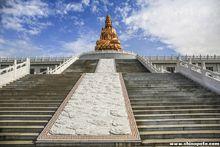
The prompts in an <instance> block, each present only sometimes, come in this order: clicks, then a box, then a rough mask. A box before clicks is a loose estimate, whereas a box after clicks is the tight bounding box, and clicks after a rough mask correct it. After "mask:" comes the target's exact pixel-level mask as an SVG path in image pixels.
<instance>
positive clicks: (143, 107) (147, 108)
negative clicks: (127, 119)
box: [132, 105, 220, 110]
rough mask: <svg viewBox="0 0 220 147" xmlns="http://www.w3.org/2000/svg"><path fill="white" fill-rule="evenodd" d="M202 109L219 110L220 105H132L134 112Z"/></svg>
mask: <svg viewBox="0 0 220 147" xmlns="http://www.w3.org/2000/svg"><path fill="white" fill-rule="evenodd" d="M175 108H176V109H191V108H192V109H201V108H206V109H208V108H219V109H220V105H171V106H140V105H132V109H133V110H153V109H154V110H155V109H156V110H169V109H175Z"/></svg>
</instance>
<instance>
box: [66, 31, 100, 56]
mask: <svg viewBox="0 0 220 147" xmlns="http://www.w3.org/2000/svg"><path fill="white" fill-rule="evenodd" d="M97 39H98V36H97V33H94V32H87V33H83V34H81V35H80V37H79V38H77V39H76V40H74V41H70V42H64V43H63V48H64V52H65V53H66V54H69V55H74V54H80V53H82V52H86V51H92V50H94V49H95V42H96V40H97Z"/></svg>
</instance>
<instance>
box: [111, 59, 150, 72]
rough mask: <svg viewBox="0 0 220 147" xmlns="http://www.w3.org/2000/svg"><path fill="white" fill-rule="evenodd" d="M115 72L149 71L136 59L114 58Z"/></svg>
mask: <svg viewBox="0 0 220 147" xmlns="http://www.w3.org/2000/svg"><path fill="white" fill-rule="evenodd" d="M115 63H116V69H117V72H122V73H133V72H150V71H149V70H147V69H146V68H145V67H144V66H143V65H142V64H141V63H140V62H139V61H138V60H137V59H115Z"/></svg>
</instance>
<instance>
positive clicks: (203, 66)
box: [202, 61, 206, 69]
mask: <svg viewBox="0 0 220 147" xmlns="http://www.w3.org/2000/svg"><path fill="white" fill-rule="evenodd" d="M202 69H206V66H205V61H202Z"/></svg>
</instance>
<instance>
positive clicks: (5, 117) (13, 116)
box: [0, 114, 52, 120]
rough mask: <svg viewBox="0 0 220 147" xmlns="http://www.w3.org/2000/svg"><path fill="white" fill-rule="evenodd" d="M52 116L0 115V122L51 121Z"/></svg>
mask: <svg viewBox="0 0 220 147" xmlns="http://www.w3.org/2000/svg"><path fill="white" fill-rule="evenodd" d="M51 117H52V115H18V114H16V115H9V114H5V115H0V120H14V119H19V120H49V119H50V118H51Z"/></svg>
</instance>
